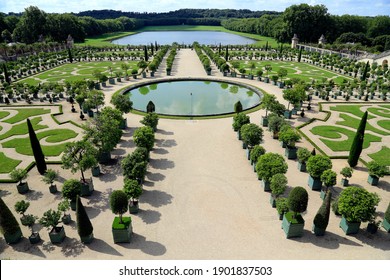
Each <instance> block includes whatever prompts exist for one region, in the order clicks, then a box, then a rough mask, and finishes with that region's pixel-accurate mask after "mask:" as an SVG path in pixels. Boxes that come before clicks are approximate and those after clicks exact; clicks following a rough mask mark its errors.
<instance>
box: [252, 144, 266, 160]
mask: <svg viewBox="0 0 390 280" xmlns="http://www.w3.org/2000/svg"><path fill="white" fill-rule="evenodd" d="M264 154H265V149H264V147H263V146H260V145H256V146H254V147H253V149H252V151H251V155H250V159H251V161H252V162H254V163H256V162H257V160H258V159H259V157H260V156H262V155H264Z"/></svg>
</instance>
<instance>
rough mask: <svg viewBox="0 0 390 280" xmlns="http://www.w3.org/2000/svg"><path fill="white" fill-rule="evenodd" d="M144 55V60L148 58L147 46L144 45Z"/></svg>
mask: <svg viewBox="0 0 390 280" xmlns="http://www.w3.org/2000/svg"><path fill="white" fill-rule="evenodd" d="M144 56H145V61H148V60H149V57H148V48H147V47H146V46H144Z"/></svg>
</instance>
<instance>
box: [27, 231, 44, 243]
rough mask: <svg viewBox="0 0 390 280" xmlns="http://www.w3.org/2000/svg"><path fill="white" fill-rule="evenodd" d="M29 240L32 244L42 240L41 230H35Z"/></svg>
mask: <svg viewBox="0 0 390 280" xmlns="http://www.w3.org/2000/svg"><path fill="white" fill-rule="evenodd" d="M28 240H29V241H30V244H37V243H39V241H41V236H40V235H39V232H34V233H33V234H31V235H30V236H29V237H28Z"/></svg>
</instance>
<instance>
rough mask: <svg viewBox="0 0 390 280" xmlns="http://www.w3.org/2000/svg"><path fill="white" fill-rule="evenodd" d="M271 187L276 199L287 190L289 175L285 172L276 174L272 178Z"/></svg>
mask: <svg viewBox="0 0 390 280" xmlns="http://www.w3.org/2000/svg"><path fill="white" fill-rule="evenodd" d="M270 188H271V193H272V196H273V197H274V198H275V199H276V198H278V197H279V196H281V195H282V194H284V192H285V191H286V188H287V177H286V176H285V175H284V174H280V173H279V174H275V175H274V176H272V178H271V182H270Z"/></svg>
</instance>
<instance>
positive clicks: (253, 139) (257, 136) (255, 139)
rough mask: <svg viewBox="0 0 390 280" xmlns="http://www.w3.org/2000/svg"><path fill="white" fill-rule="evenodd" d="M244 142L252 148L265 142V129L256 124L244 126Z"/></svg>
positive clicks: (242, 129) (242, 133)
mask: <svg viewBox="0 0 390 280" xmlns="http://www.w3.org/2000/svg"><path fill="white" fill-rule="evenodd" d="M240 132H241V137H242V141H244V143H245V144H247V145H248V147H249V148H252V147H253V146H255V145H258V144H260V142H261V141H262V140H263V129H262V128H261V127H259V126H258V125H257V124H254V123H247V124H244V125H243V126H242V127H241V128H240Z"/></svg>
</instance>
